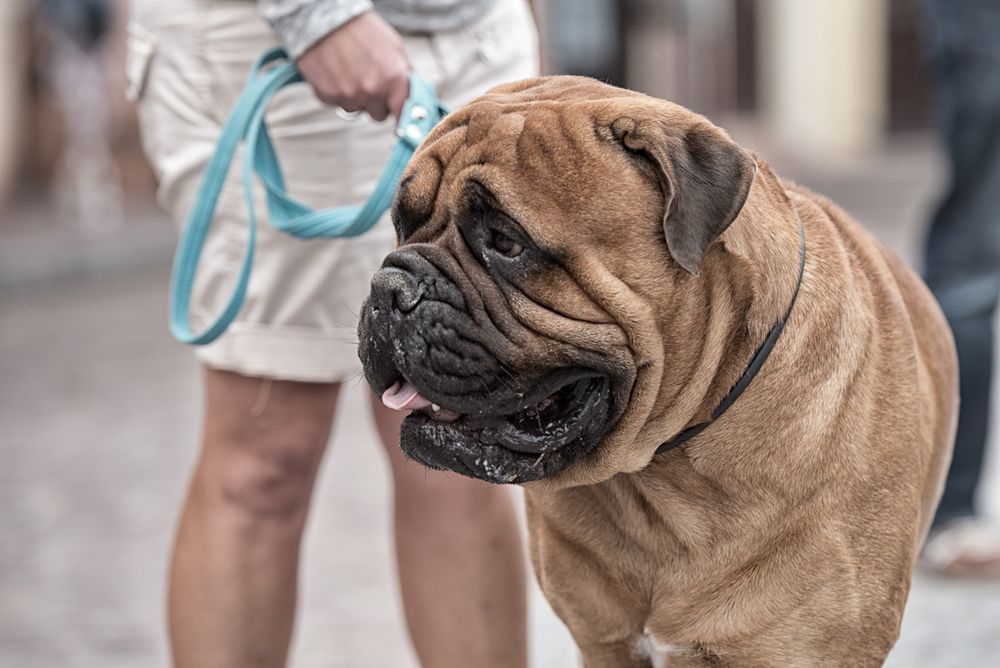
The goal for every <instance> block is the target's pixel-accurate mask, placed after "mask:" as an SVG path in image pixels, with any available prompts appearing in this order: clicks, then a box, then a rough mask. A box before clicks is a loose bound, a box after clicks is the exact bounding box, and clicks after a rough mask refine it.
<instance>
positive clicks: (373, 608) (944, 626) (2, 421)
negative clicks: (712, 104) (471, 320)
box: [0, 142, 1000, 668]
mask: <svg viewBox="0 0 1000 668" xmlns="http://www.w3.org/2000/svg"><path fill="white" fill-rule="evenodd" d="M779 170H780V171H781V173H783V174H785V175H794V176H795V177H796V178H797V179H798V180H799V181H800V182H802V183H805V184H807V185H812V186H813V187H815V188H816V189H818V190H820V191H822V192H825V193H827V194H829V195H831V196H832V198H833V199H834V200H835V201H837V202H838V203H839V204H841V205H842V206H844V207H845V208H847V209H848V210H849V211H851V212H852V213H854V214H855V215H856V216H857V217H859V218H860V219H861V220H862V221H864V222H865V223H866V224H868V225H869V226H870V227H871V229H873V230H874V231H875V232H876V234H878V235H879V236H880V237H882V238H883V239H885V240H887V241H888V242H889V243H890V244H892V245H893V246H894V247H895V248H897V249H900V251H901V252H902V253H903V254H904V255H905V256H907V257H908V258H909V259H911V260H912V259H913V258H915V257H916V250H917V248H918V247H919V243H920V242H919V239H920V235H919V229H920V221H922V220H923V218H924V216H923V214H922V210H923V208H924V207H925V205H926V204H927V203H928V202H929V201H930V200H931V198H932V197H933V196H934V193H935V192H936V186H935V185H934V184H935V179H936V175H935V167H934V164H933V160H932V153H931V148H930V147H929V146H928V145H926V144H925V143H920V142H914V143H908V144H905V145H900V146H897V147H894V148H893V150H892V151H891V152H890V153H887V154H884V155H880V156H878V157H876V158H873V159H872V160H871V161H869V162H862V163H859V164H858V165H855V166H854V167H852V168H851V169H844V168H841V169H838V170H837V171H832V170H827V171H825V172H823V173H819V172H817V171H816V170H808V169H805V168H804V167H801V166H795V165H792V164H787V165H786V164H782V163H780V162H779ZM39 211H40V210H39ZM32 215H35V216H37V217H36V218H33V219H30V220H29V219H19V220H18V221H16V229H15V227H8V223H7V222H6V221H4V223H3V224H2V226H0V379H2V380H0V425H3V428H2V430H0V434H2V436H0V461H2V462H3V465H2V466H0V509H2V511H0V666H17V667H18V668H51V667H53V666H60V667H64V668H77V667H80V668H83V667H88V668H90V667H94V668H98V667H100V668H135V667H145V666H164V665H166V663H167V655H166V645H165V640H164V634H163V610H162V608H163V603H162V601H163V586H164V585H163V583H164V576H165V572H166V568H167V563H166V559H167V552H168V547H169V544H170V541H171V537H172V532H173V526H174V521H175V514H176V512H177V508H178V506H179V503H180V499H181V497H182V495H183V493H184V488H185V485H186V476H187V474H188V471H189V470H190V467H191V466H192V464H193V460H194V457H195V455H196V452H195V449H194V444H195V439H196V436H197V432H198V419H199V418H198V405H199V386H198V377H197V369H196V365H195V364H194V362H193V360H192V358H191V355H190V353H189V351H187V350H186V349H184V348H183V347H182V346H180V345H179V344H176V343H174V342H173V341H172V340H171V339H170V337H169V334H168V333H167V327H166V284H167V272H168V271H169V261H170V254H171V252H172V244H173V235H174V233H173V230H172V229H171V227H170V226H169V225H168V224H167V223H166V222H165V220H164V219H163V217H162V216H161V215H160V214H156V213H152V212H146V213H143V214H142V215H137V216H135V218H134V219H133V220H135V221H136V222H135V227H133V228H130V229H129V231H128V232H127V233H126V234H124V235H122V236H121V237H119V238H115V239H107V240H104V241H100V240H89V241H88V240H81V239H80V238H78V237H75V236H74V233H73V232H72V229H71V228H65V227H63V228H59V227H46V224H48V223H47V221H46V220H45V217H44V215H43V214H42V213H36V214H32ZM29 218H30V216H29ZM47 235H48V236H47ZM364 393H365V389H364V388H363V387H361V386H360V384H358V385H355V386H354V387H352V388H350V391H349V392H348V393H347V396H346V397H345V401H346V402H347V403H346V404H345V405H344V406H342V414H345V415H367V411H365V410H364V409H363V407H362V401H363V397H364ZM995 459H996V458H995V457H994V460H995ZM995 464H996V462H994V468H993V470H994V471H995V470H996V466H995ZM386 473H387V472H386V470H385V465H384V463H383V461H382V458H381V454H380V452H379V446H377V445H376V442H375V436H374V433H373V430H372V428H371V425H370V424H368V421H367V419H365V420H362V421H360V422H354V423H349V422H348V421H342V422H341V423H340V424H338V425H337V428H336V432H335V434H334V437H333V441H332V444H331V450H330V452H329V455H328V457H327V459H326V461H325V462H324V465H323V470H322V472H321V480H320V481H319V484H318V497H317V498H316V502H315V506H314V512H313V515H312V517H311V520H310V527H309V532H308V536H307V541H306V545H305V550H304V570H303V582H302V586H301V592H302V595H301V602H300V605H301V616H300V622H299V625H298V629H297V641H296V647H295V654H294V657H293V661H292V663H291V665H292V666H294V667H295V668H319V667H320V666H323V667H330V666H333V667H344V668H347V667H351V668H358V667H361V668H366V667H369V666H371V667H373V668H374V667H380V668H382V667H386V666H391V667H392V668H414V667H415V666H416V663H415V661H414V660H413V657H412V652H411V650H410V649H409V646H408V643H407V640H406V636H405V633H404V627H403V624H402V622H401V617H400V613H399V601H398V595H397V592H396V589H395V583H394V580H393V569H392V559H393V557H392V552H391V548H390V543H389V538H390V527H389V524H388V508H389V506H388V503H387V501H388V494H389V490H388V487H387V484H386V483H387V481H386ZM998 477H1000V476H997V475H995V474H994V475H993V477H992V480H993V481H996V480H997V479H998ZM991 487H992V489H993V490H996V487H997V485H996V484H995V483H994V484H992V485H991ZM990 499H994V500H995V499H996V494H995V493H994V494H992V495H991V496H990ZM992 507H993V508H996V504H995V503H994V504H993V505H992ZM533 603H534V608H533V621H532V643H533V648H532V657H533V665H534V666H536V667H538V668H549V667H553V668H560V667H562V666H574V665H577V663H576V661H575V659H574V654H575V652H574V650H573V648H572V644H571V643H570V641H569V638H568V635H567V634H566V632H565V630H564V629H563V628H562V627H561V625H560V624H559V622H558V620H556V619H555V618H554V616H553V615H552V614H551V612H550V611H549V610H548V608H547V605H546V604H545V602H544V600H542V599H541V598H540V596H539V595H538V594H537V591H536V592H535V596H534V598H533ZM997 620H1000V583H981V582H968V581H965V582H962V581H959V582H955V581H939V580H933V579H929V578H926V577H923V576H919V577H918V578H917V581H916V583H915V586H914V589H913V593H912V596H911V599H910V605H909V608H908V611H907V615H906V619H905V621H904V628H903V634H902V638H901V640H900V643H899V645H898V646H897V649H896V650H895V652H894V654H893V656H892V657H891V659H890V661H889V664H888V665H889V666H891V667H893V668H951V667H954V668H966V667H978V666H982V667H986V666H990V665H995V663H996V658H997V656H1000V633H998V630H1000V623H998V621H997ZM456 631H457V632H458V631H460V630H456Z"/></svg>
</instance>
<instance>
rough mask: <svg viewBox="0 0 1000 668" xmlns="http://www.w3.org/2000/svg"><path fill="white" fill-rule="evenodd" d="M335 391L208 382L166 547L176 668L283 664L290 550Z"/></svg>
mask: <svg viewBox="0 0 1000 668" xmlns="http://www.w3.org/2000/svg"><path fill="white" fill-rule="evenodd" d="M338 390H339V386H338V385H335V384H320V383H293V382H285V381H270V380H263V379H260V378H247V377H244V376H240V375H237V374H233V373H228V372H224V371H215V370H211V369H208V370H206V371H205V426H204V433H203V440H202V452H201V458H200V460H199V461H198V465H197V468H196V470H195V473H194V477H193V479H192V481H191V488H190V491H189V493H188V497H187V502H186V504H185V506H184V510H183V513H182V515H181V521H180V527H179V530H178V533H177V542H176V545H175V547H174V557H173V564H172V568H171V577H170V591H169V614H168V617H169V623H170V641H171V647H172V650H173V658H174V664H175V665H176V666H179V667H180V668H187V667H197V668H229V667H233V668H237V667H238V668H247V667H249V666H267V667H268V668H270V667H276V666H283V665H284V664H285V660H286V656H287V653H288V646H289V643H290V641H291V634H292V621H293V618H294V613H295V599H296V577H297V573H298V560H299V540H300V538H301V536H302V529H303V526H304V524H305V520H306V513H307V511H308V506H309V497H310V494H311V492H312V487H313V481H314V479H315V474H316V469H317V467H318V466H319V462H320V460H321V458H322V455H323V451H324V449H325V447H326V442H327V439H328V437H329V433H330V425H331V423H332V420H333V414H334V407H335V404H336V400H337V393H338Z"/></svg>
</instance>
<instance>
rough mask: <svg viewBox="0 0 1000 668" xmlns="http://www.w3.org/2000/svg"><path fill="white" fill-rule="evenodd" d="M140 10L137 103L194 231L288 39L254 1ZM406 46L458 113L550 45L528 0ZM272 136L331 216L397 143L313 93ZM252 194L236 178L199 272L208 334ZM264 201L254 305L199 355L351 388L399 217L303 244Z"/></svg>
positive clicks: (293, 181)
mask: <svg viewBox="0 0 1000 668" xmlns="http://www.w3.org/2000/svg"><path fill="white" fill-rule="evenodd" d="M133 7H134V11H133V17H132V24H131V26H130V29H129V54H128V55H129V59H128V67H127V70H128V88H129V93H130V96H131V97H132V98H133V99H134V100H136V101H137V102H138V110H139V120H140V128H141V132H142V141H143V146H144V148H145V150H146V154H147V155H148V157H149V159H150V162H151V163H152V165H153V168H154V169H155V171H156V173H157V176H158V177H159V183H160V187H159V192H158V199H159V200H160V203H161V204H162V205H163V207H164V208H165V209H166V210H167V211H168V212H169V213H170V215H171V216H172V217H173V218H174V220H176V221H178V223H179V224H183V223H184V221H185V220H186V218H187V214H188V211H189V209H190V207H191V204H192V201H193V200H194V197H195V193H196V191H197V189H198V185H199V182H200V179H201V173H202V170H203V169H204V167H205V165H206V164H207V162H208V160H209V157H210V156H211V154H212V150H213V148H214V142H215V140H216V138H217V137H218V135H219V132H220V128H221V125H222V123H223V122H224V120H225V116H226V113H227V111H228V110H229V109H230V107H231V106H232V105H233V103H234V102H235V100H236V98H237V96H238V95H239V93H240V89H241V88H242V85H243V82H244V80H245V78H246V75H247V72H248V70H249V68H250V65H251V63H252V62H253V61H254V59H256V58H257V56H258V55H260V53H261V52H263V51H264V50H265V49H267V48H270V47H273V46H275V45H276V42H275V38H274V36H273V34H272V33H271V31H270V28H269V27H268V26H267V24H266V23H264V22H263V20H262V19H260V18H259V17H258V15H257V13H256V10H255V3H253V2H248V1H247V0H170V1H169V2H164V1H163V0H136V2H134V4H133ZM403 38H404V41H405V45H406V51H407V54H408V55H409V58H410V62H411V63H412V64H413V66H414V68H415V69H416V71H417V72H418V73H419V74H421V75H422V76H423V77H424V78H426V79H427V80H429V81H430V82H431V83H432V84H434V86H435V88H436V89H437V91H438V95H439V96H440V97H441V99H442V101H443V102H444V103H445V104H446V105H448V106H449V107H452V108H454V107H456V106H458V105H461V104H463V103H465V102H467V101H469V100H470V99H472V98H473V97H475V96H477V95H479V94H480V93H482V92H484V91H486V90H487V89H489V88H490V87H492V86H495V85H497V84H500V83H503V82H506V81H513V80H516V79H522V78H526V77H530V76H534V75H535V74H536V70H537V62H538V55H537V48H538V46H537V35H536V33H535V28H534V24H533V22H532V19H531V15H530V12H529V9H528V7H527V5H526V4H525V2H524V0H497V2H496V4H495V6H494V7H493V9H492V10H491V11H490V12H489V13H488V14H487V15H486V16H484V17H483V18H482V19H481V20H480V21H478V22H477V23H475V24H473V25H471V26H469V27H467V28H464V29H461V30H456V31H453V32H442V33H436V34H432V35H404V36H403ZM268 126H269V129H270V131H271V135H272V137H273V138H274V140H275V144H276V148H277V151H278V155H279V158H280V159H281V165H282V170H283V171H284V174H285V179H286V182H287V183H288V186H289V191H290V194H291V195H292V196H293V197H295V198H297V199H299V200H300V201H302V202H304V203H306V204H308V205H310V206H313V207H322V208H326V207H333V206H340V205H344V204H357V203H360V202H361V201H363V200H364V199H365V198H366V197H367V196H368V194H369V192H370V191H371V189H372V187H373V185H374V183H375V180H376V179H377V178H378V175H379V173H380V172H381V170H382V167H383V166H384V164H385V161H386V159H387V158H388V155H389V152H390V150H391V149H392V145H393V142H394V140H395V137H394V135H393V129H394V128H393V125H392V123H391V120H390V121H386V122H383V123H376V122H374V121H372V120H371V119H370V118H369V117H367V116H360V115H359V116H356V117H352V116H351V115H349V114H345V113H344V112H342V111H340V110H334V109H332V108H330V107H325V106H323V105H322V104H321V103H320V102H319V101H318V100H317V99H316V98H315V97H314V96H313V93H312V91H311V89H310V88H309V87H308V86H307V85H305V84H302V85H296V86H292V87H290V88H288V89H285V90H284V91H282V92H281V93H279V95H278V96H276V98H275V99H274V101H273V102H272V104H271V107H270V112H269V114H268ZM242 197H243V196H242V186H241V183H240V181H239V176H238V170H237V169H234V170H233V173H232V174H231V175H230V181H229V182H228V183H227V184H226V187H225V188H224V189H223V193H222V196H221V197H220V199H219V207H218V210H217V212H216V219H215V221H214V223H213V227H212V231H211V233H210V234H209V236H208V239H207V240H206V243H205V248H204V251H203V253H202V257H201V261H200V263H199V268H198V276H197V279H196V281H195V287H194V294H193V295H192V299H191V320H192V326H193V327H194V328H195V329H196V330H198V329H201V328H203V327H204V326H205V325H206V324H207V323H209V322H211V321H212V319H213V318H214V316H215V315H216V314H217V313H219V311H220V310H221V309H222V308H223V306H224V304H225V303H226V300H227V299H228V296H229V294H230V292H231V290H232V286H233V284H234V281H235V278H236V275H237V273H238V270H239V263H240V260H241V258H242V254H243V249H244V248H245V245H246V238H247V213H246V207H245V204H244V202H243V199H242ZM257 197H258V199H259V201H260V203H259V204H258V206H257V218H258V227H257V250H256V254H255V257H254V266H253V273H252V275H251V279H250V285H249V288H248V290H247V295H246V302H245V304H244V306H243V309H242V311H241V312H240V314H239V317H238V318H237V320H236V321H235V322H234V323H233V324H232V325H231V326H230V328H229V330H228V331H227V332H226V333H225V334H224V335H223V336H222V337H220V338H219V339H218V340H217V341H216V342H214V343H212V344H210V345H208V346H204V347H201V348H198V349H197V354H198V356H199V357H200V358H201V360H202V361H203V362H204V363H205V364H207V365H208V366H211V367H214V368H219V369H226V370H230V371H236V372H238V373H242V374H245V375H250V376H261V377H267V378H276V379H283V380H299V381H326V382H332V381H342V380H345V379H347V378H349V377H350V376H352V375H353V374H355V373H356V372H357V370H358V369H359V368H360V364H359V362H358V359H357V346H356V340H357V330H356V326H357V314H358V313H359V311H360V306H361V302H362V301H363V300H364V298H365V296H366V295H367V293H368V284H369V280H370V278H371V275H372V273H374V271H375V270H376V269H378V267H379V265H380V264H381V262H382V258H383V257H384V256H385V255H386V254H387V253H388V252H389V251H390V250H392V247H393V243H394V234H393V230H392V225H391V224H390V222H389V221H388V217H387V216H386V217H385V218H384V219H383V220H382V221H380V222H379V223H378V224H377V225H376V226H375V227H374V228H372V230H371V231H369V232H368V233H367V234H365V235H363V236H361V237H358V238H354V239H333V240H312V241H302V240H299V239H295V238H293V237H290V236H287V235H285V234H283V233H281V232H278V231H276V230H275V229H274V228H273V227H271V225H270V224H269V223H268V222H267V220H266V210H265V209H264V203H263V200H262V199H260V197H261V195H260V193H257Z"/></svg>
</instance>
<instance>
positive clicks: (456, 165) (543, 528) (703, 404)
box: [359, 77, 958, 668]
mask: <svg viewBox="0 0 1000 668" xmlns="http://www.w3.org/2000/svg"><path fill="white" fill-rule="evenodd" d="M392 218H393V223H394V225H395V228H396V232H397V235H398V239H399V245H398V247H397V249H396V250H395V251H394V252H393V253H391V254H390V255H389V256H388V257H387V258H386V259H385V261H384V263H383V265H382V268H381V269H380V270H379V271H378V272H377V273H376V274H375V276H374V278H373V280H372V288H371V294H370V296H369V298H368V300H367V301H366V302H365V304H364V306H363V307H362V314H361V321H360V325H359V334H360V341H361V345H360V349H359V352H360V357H361V360H362V363H363V366H364V370H365V375H366V378H367V380H368V382H369V384H370V385H371V387H372V388H373V390H374V391H375V392H376V393H377V394H379V395H381V396H382V399H383V402H384V403H385V404H386V405H387V406H390V407H392V408H397V409H400V410H409V411H411V413H410V414H409V416H408V417H407V418H406V420H405V421H404V423H403V426H402V429H401V436H400V438H401V447H402V448H403V450H404V451H405V452H406V454H407V455H408V456H409V457H411V458H412V459H415V460H417V461H419V462H422V463H423V464H425V465H427V466H429V467H432V468H436V469H446V470H451V471H456V472H458V473H461V474H463V475H467V476H472V477H475V478H479V479H482V480H486V481H489V482H493V483H516V484H521V485H523V487H524V489H525V494H526V509H527V522H528V529H529V539H530V540H529V542H530V553H531V559H532V563H533V565H534V569H535V573H536V575H537V578H538V581H539V583H540V585H541V588H542V590H543V592H544V593H545V595H546V597H547V598H548V599H549V601H550V603H551V604H552V607H553V609H554V610H555V611H556V613H557V614H558V615H559V617H560V618H561V619H562V620H563V622H565V624H566V625H567V626H568V627H569V629H570V631H571V633H572V634H573V637H574V639H575V641H576V643H577V644H578V646H579V648H580V650H581V652H582V654H583V658H584V663H585V665H586V666H588V667H589V668H605V667H613V668H617V667H633V666H634V667H639V666H650V665H656V666H660V665H670V666H672V667H674V666H684V667H687V666H738V667H740V668H746V667H756V666H781V667H788V666H877V665H881V664H882V662H883V661H884V660H885V657H886V655H887V654H888V652H889V650H890V649H891V648H892V646H893V644H894V643H895V641H896V638H897V636H898V633H899V626H900V622H901V619H902V614H903V608H904V605H905V603H906V598H907V594H908V592H909V587H910V580H911V576H912V571H913V567H914V562H915V559H916V556H917V553H918V549H919V546H920V544H921V541H922V540H923V538H924V536H925V534H926V532H927V530H928V527H929V524H930V522H931V519H932V517H933V513H934V509H935V506H936V504H937V500H938V498H939V495H940V492H941V488H942V484H943V478H944V474H945V472H946V469H947V466H948V463H949V460H950V452H951V446H952V441H953V437H954V430H955V422H956V413H957V404H958V390H957V370H956V369H957V365H956V358H955V352H954V344H953V341H952V338H951V334H950V332H949V329H948V326H947V324H946V322H945V319H944V317H943V316H942V314H941V312H940V310H939V308H938V306H937V304H936V302H935V301H934V299H933V298H932V297H931V295H930V293H929V291H928V290H927V289H926V287H925V286H924V285H923V284H922V282H921V281H920V279H919V278H918V277H917V276H916V275H914V274H913V273H912V272H911V271H910V270H909V269H908V268H907V267H906V266H904V264H903V263H902V262H901V261H900V260H899V259H897V258H896V257H895V256H894V255H893V254H892V253H891V252H889V251H888V250H886V249H885V248H884V247H883V246H882V245H880V244H879V243H878V242H877V241H876V240H874V239H873V238H872V237H871V236H869V235H868V233H866V232H865V231H864V230H863V229H862V228H861V227H860V226H859V225H858V224H856V223H855V222H854V221H852V220H851V218H850V217H849V216H848V215H847V214H846V213H844V211H842V210H841V209H839V208H837V207H836V206H835V205H834V204H832V203H831V202H830V201H828V200H826V199H824V198H823V197H821V196H819V195H816V194H814V193H812V192H810V191H808V190H806V189H804V188H801V187H798V186H796V185H793V184H791V183H788V182H786V181H782V180H781V179H780V178H779V177H778V176H777V175H776V174H775V173H774V171H773V170H772V169H771V168H770V167H769V166H768V164H767V162H765V161H764V160H763V159H762V158H760V157H759V156H757V155H755V154H753V153H751V152H749V151H747V150H745V149H743V148H741V147H740V146H739V145H737V144H736V143H734V142H733V141H732V140H731V139H730V138H729V136H728V135H727V134H726V133H725V132H724V131H723V130H721V129H720V128H718V127H716V126H715V125H713V124H712V123H711V122H709V121H708V120H707V119H705V118H704V117H702V116H699V115H697V114H695V113H693V112H691V111H689V110H687V109H684V108H683V107H680V106H678V105H675V104H671V103H669V102H665V101H662V100H657V99H654V98H650V97H647V96H645V95H642V94H639V93H636V92H632V91H626V90H622V89H619V88H615V87H612V86H609V85H605V84H603V83H599V82H596V81H594V80H591V79H587V78H580V77H543V78H538V79H531V80H526V81H522V82H517V83H513V84H509V85H504V86H501V87H499V88H495V89H493V90H492V91H490V92H489V93H487V94H485V95H483V96H482V97H480V98H478V99H476V100H474V101H473V102H472V103H470V104H469V105H467V106H465V107H463V108H461V109H458V110H457V111H455V112H454V113H453V114H451V115H450V116H448V117H447V118H446V119H445V120H444V121H443V122H442V123H441V124H440V125H439V126H438V127H437V128H435V129H434V131H433V132H432V133H431V134H430V135H429V136H428V138H427V139H426V140H425V141H424V143H423V144H422V146H421V147H420V149H419V151H418V152H417V154H416V155H415V156H414V159H413V161H412V162H411V164H410V166H409V167H408V169H407V171H406V173H405V175H404V178H403V180H402V181H401V184H400V188H399V191H398V193H397V197H396V200H395V202H394V205H393V211H392Z"/></svg>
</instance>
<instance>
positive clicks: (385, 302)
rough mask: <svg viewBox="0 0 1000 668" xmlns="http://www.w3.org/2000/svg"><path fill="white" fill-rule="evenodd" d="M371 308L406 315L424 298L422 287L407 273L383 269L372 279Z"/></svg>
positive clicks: (389, 268) (387, 268) (394, 269)
mask: <svg viewBox="0 0 1000 668" xmlns="http://www.w3.org/2000/svg"><path fill="white" fill-rule="evenodd" d="M371 294H372V302H371V303H372V308H373V309H374V310H384V311H385V312H386V313H391V312H392V311H398V312H400V313H408V312H410V311H412V310H413V309H415V308H416V307H417V305H418V304H419V303H420V302H421V301H422V300H423V298H424V289H423V285H422V284H421V283H420V282H418V281H417V280H416V278H415V277H414V276H413V275H412V274H410V273H409V272H407V271H404V270H402V269H399V268H397V267H385V268H384V269H380V270H379V271H378V272H376V274H375V276H374V277H373V278H372V293H371Z"/></svg>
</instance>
